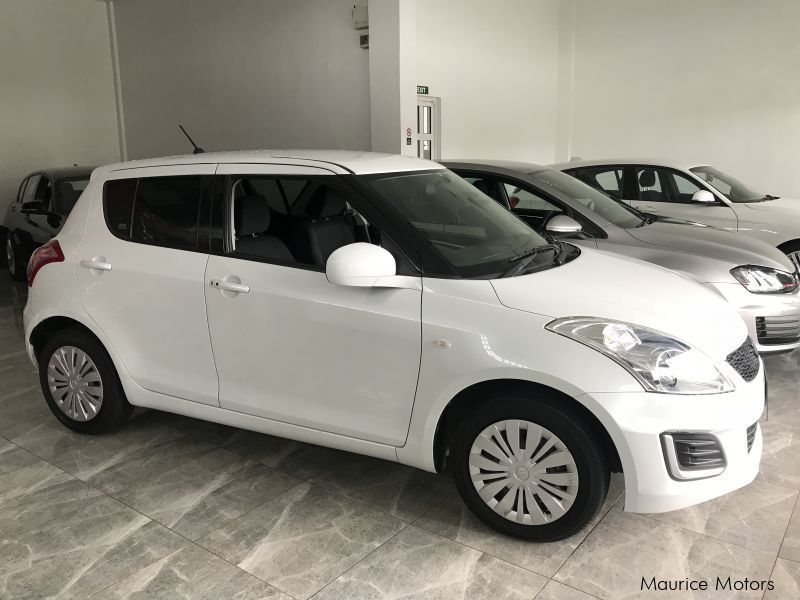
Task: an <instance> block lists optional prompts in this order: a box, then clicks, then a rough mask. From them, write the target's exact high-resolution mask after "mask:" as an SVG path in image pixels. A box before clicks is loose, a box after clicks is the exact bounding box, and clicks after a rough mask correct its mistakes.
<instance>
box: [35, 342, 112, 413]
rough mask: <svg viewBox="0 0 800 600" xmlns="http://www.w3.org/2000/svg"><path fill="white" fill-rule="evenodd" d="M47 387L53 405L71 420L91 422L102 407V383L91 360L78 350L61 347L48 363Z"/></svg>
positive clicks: (72, 347) (71, 347)
mask: <svg viewBox="0 0 800 600" xmlns="http://www.w3.org/2000/svg"><path fill="white" fill-rule="evenodd" d="M47 385H48V387H49V388H50V394H51V396H52V397H53V401H54V402H55V403H56V406H58V408H59V409H61V411H62V412H63V413H64V414H65V415H67V416H68V417H69V418H70V419H74V420H76V421H90V420H92V419H93V418H95V417H96V416H97V414H98V413H99V412H100V407H101V406H102V404H103V381H102V379H101V378H100V372H99V371H98V370H97V366H96V365H95V364H94V361H92V359H91V358H89V356H88V355H87V354H86V353H85V352H84V351H83V350H81V349H80V348H76V347H74V346H62V347H61V348H58V349H57V350H56V351H55V352H53V354H52V356H51V357H50V360H49V361H48V363H47Z"/></svg>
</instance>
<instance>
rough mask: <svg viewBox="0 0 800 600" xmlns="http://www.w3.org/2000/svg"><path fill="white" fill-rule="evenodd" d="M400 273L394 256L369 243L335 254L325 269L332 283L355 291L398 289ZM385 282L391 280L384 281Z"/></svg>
mask: <svg viewBox="0 0 800 600" xmlns="http://www.w3.org/2000/svg"><path fill="white" fill-rule="evenodd" d="M396 273H397V265H396V264H395V262H394V256H392V255H391V253H390V252H389V251H388V250H386V249H385V248H381V247H380V246H375V245H374V244H367V243H365V242H356V243H355V244H348V245H347V246H342V247H341V248H339V249H338V250H334V252H333V253H332V254H331V255H330V256H329V257H328V262H327V264H326V265H325V275H326V276H327V277H328V281H330V282H331V283H335V284H337V285H347V286H352V287H398V286H395V285H391V278H394V277H395V274H396ZM385 278H389V280H388V281H382V280H383V279H385ZM387 284H389V285H387Z"/></svg>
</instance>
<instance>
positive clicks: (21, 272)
mask: <svg viewBox="0 0 800 600" xmlns="http://www.w3.org/2000/svg"><path fill="white" fill-rule="evenodd" d="M5 255H6V264H7V265H8V273H9V275H11V279H14V280H16V281H23V280H24V279H25V266H24V265H23V264H21V262H20V259H19V252H18V249H17V245H16V244H15V243H14V240H13V239H11V233H10V232H9V233H7V234H6V247H5Z"/></svg>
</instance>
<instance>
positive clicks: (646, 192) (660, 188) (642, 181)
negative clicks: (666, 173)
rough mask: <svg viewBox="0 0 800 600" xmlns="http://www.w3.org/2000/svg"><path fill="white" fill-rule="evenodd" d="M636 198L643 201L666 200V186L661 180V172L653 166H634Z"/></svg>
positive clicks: (667, 199)
mask: <svg viewBox="0 0 800 600" xmlns="http://www.w3.org/2000/svg"><path fill="white" fill-rule="evenodd" d="M634 174H635V177H636V183H637V184H638V185H637V191H638V194H637V196H636V199H637V200H643V201H645V202H668V201H669V198H667V193H666V191H665V190H666V186H665V185H664V183H663V182H662V181H661V179H662V177H663V173H662V172H661V171H659V170H658V169H654V168H653V167H636V169H635V170H634Z"/></svg>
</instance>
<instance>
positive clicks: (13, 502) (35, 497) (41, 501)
mask: <svg viewBox="0 0 800 600" xmlns="http://www.w3.org/2000/svg"><path fill="white" fill-rule="evenodd" d="M100 495H101V494H100V492H99V491H98V490H96V489H94V488H93V487H91V486H89V485H87V484H85V483H84V482H82V481H80V480H78V479H75V478H74V477H72V476H71V475H68V474H66V473H64V472H63V471H61V470H60V469H57V468H56V467H54V466H53V465H50V464H48V463H46V462H43V461H40V460H37V461H36V462H35V463H33V464H30V465H27V466H25V467H21V468H19V469H15V470H14V471H11V472H9V473H5V474H2V475H0V539H3V538H7V537H9V536H11V535H14V534H16V533H19V532H21V531H25V530H26V529H30V528H31V527H36V526H38V525H41V524H43V523H47V522H48V521H52V520H53V519H58V518H62V517H64V516H65V515H68V514H69V513H72V512H74V511H76V510H78V509H79V508H81V507H83V506H85V505H86V504H87V503H90V502H92V500H94V499H96V498H98V497H99V496H100ZM1 569H2V567H0V570H1Z"/></svg>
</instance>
